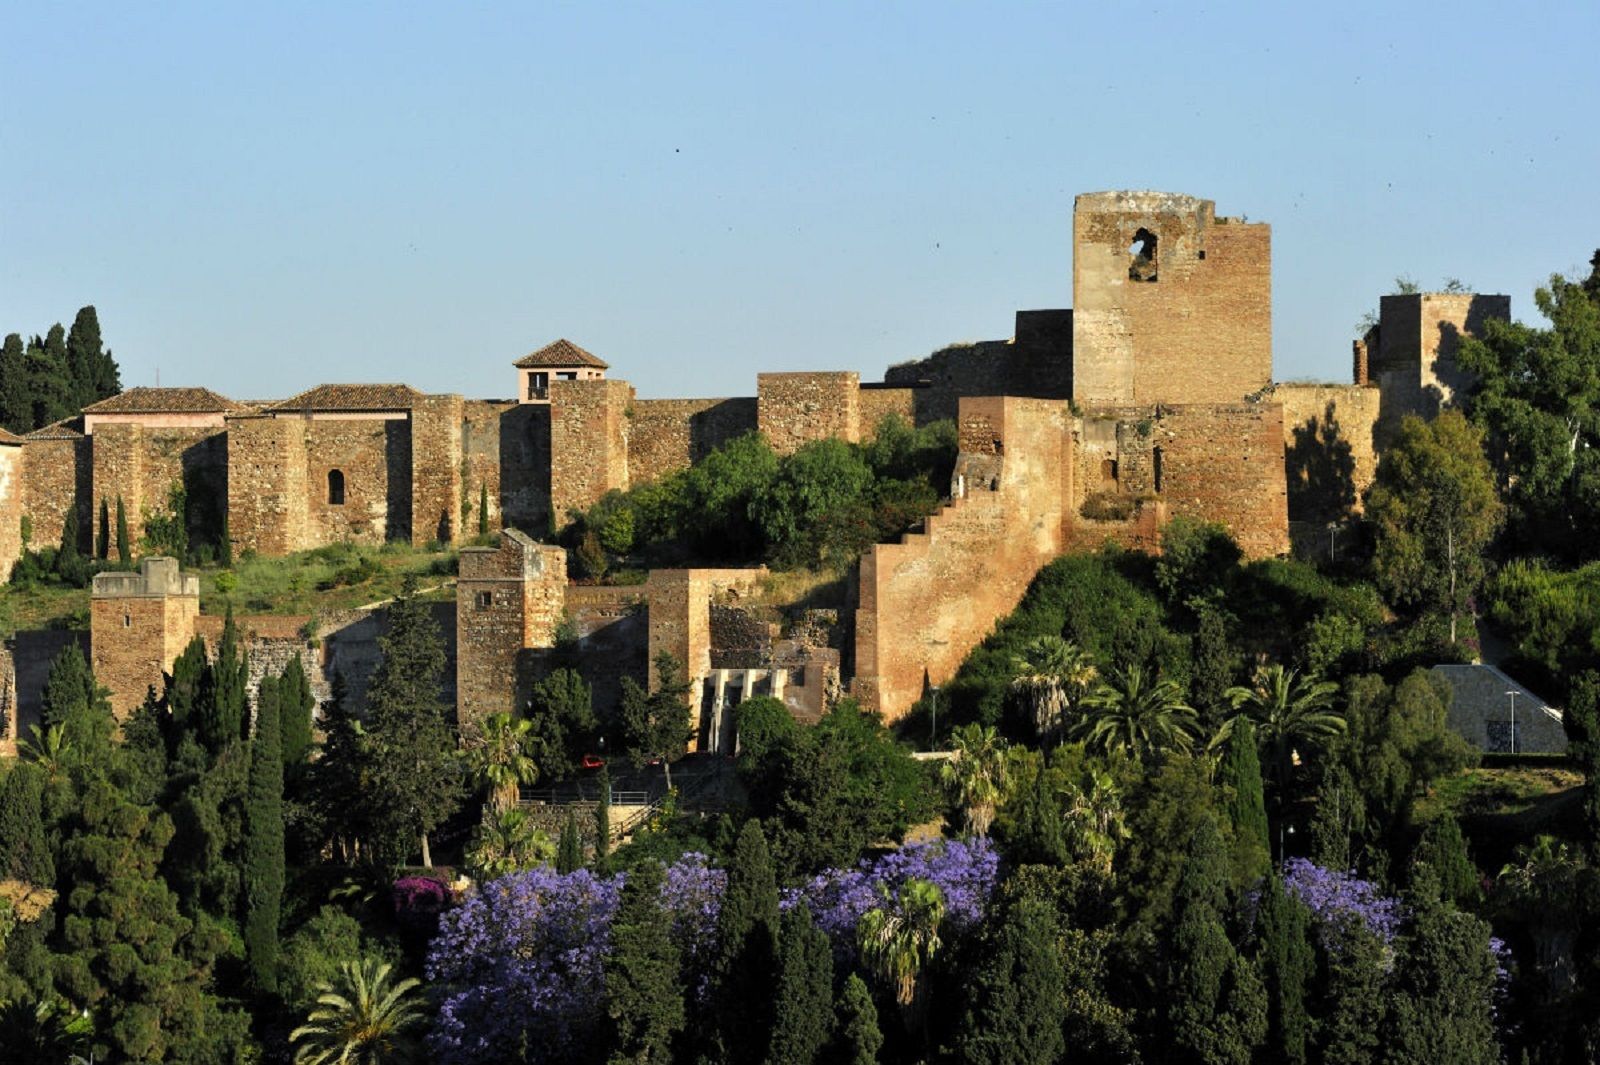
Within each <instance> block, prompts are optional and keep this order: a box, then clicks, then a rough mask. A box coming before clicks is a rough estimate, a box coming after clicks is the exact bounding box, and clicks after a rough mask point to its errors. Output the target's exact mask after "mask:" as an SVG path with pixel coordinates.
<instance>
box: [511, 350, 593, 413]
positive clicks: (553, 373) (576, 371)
mask: <svg viewBox="0 0 1600 1065" xmlns="http://www.w3.org/2000/svg"><path fill="white" fill-rule="evenodd" d="M512 365H513V366H515V367H516V368H517V402H519V403H548V402H550V382H551V381H602V380H604V379H605V376H606V370H607V369H609V368H610V367H608V366H607V365H606V363H605V362H604V360H602V359H600V358H599V357H598V356H596V355H593V354H591V353H590V352H587V351H584V350H583V349H582V348H580V347H578V345H576V344H574V343H573V342H572V341H570V340H566V339H562V340H558V341H556V342H555V343H554V344H546V345H545V346H544V347H542V348H540V349H539V350H538V351H535V352H533V353H532V354H530V355H524V356H523V357H522V358H520V359H518V360H517V361H516V362H514V363H512Z"/></svg>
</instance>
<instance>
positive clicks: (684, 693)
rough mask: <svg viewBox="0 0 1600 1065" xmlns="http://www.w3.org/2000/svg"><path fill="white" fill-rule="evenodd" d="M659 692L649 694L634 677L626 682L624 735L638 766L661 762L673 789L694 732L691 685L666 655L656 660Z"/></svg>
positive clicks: (623, 715) (624, 682)
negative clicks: (674, 768) (676, 770)
mask: <svg viewBox="0 0 1600 1065" xmlns="http://www.w3.org/2000/svg"><path fill="white" fill-rule="evenodd" d="M655 662H656V690H655V691H653V692H651V693H649V694H646V693H645V691H644V689H643V688H641V687H639V685H638V683H636V682H635V681H634V679H633V678H632V677H623V678H622V711H621V716H622V731H623V738H624V741H625V742H626V744H627V748H628V753H629V756H630V757H631V758H632V759H633V762H634V764H635V765H636V766H642V765H644V764H645V763H646V762H648V761H655V760H659V761H660V762H661V771H662V773H663V774H664V775H665V777H666V782H667V788H668V790H670V789H671V788H672V763H673V762H676V761H677V760H678V759H680V758H682V757H683V756H684V754H685V753H686V752H687V750H688V745H689V740H690V739H691V738H692V737H693V735H694V730H693V729H692V728H691V727H690V724H689V701H688V696H689V685H688V682H687V681H685V680H683V679H682V678H683V667H682V664H681V663H679V661H678V660H677V659H676V658H674V657H672V655H671V654H670V653H668V652H666V651H662V652H661V653H660V654H659V655H657V656H656V660H655Z"/></svg>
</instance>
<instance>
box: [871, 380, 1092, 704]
mask: <svg viewBox="0 0 1600 1065" xmlns="http://www.w3.org/2000/svg"><path fill="white" fill-rule="evenodd" d="M960 414H961V417H960V437H961V456H960V458H959V459H958V460H957V465H956V469H957V474H958V476H960V477H962V478H963V483H964V484H965V487H966V495H965V497H964V498H960V499H957V500H955V501H954V502H953V503H951V504H949V505H948V506H946V507H945V508H944V509H942V510H940V511H939V512H938V513H936V514H934V515H932V516H931V517H929V518H928V520H927V523H926V526H925V531H923V532H920V533H909V534H907V535H906V536H904V537H902V538H901V542H900V543H897V544H878V545H876V546H875V547H873V548H872V549H871V550H870V551H869V552H868V553H867V554H865V555H863V556H862V559H861V566H860V589H859V593H858V597H857V611H856V652H855V662H856V680H855V685H856V686H855V694H856V695H857V696H858V697H859V698H860V699H861V701H862V705H863V706H865V707H867V708H869V709H872V710H877V711H879V712H881V713H882V714H883V715H884V717H885V718H886V719H888V720H894V719H896V718H898V717H900V716H902V715H904V714H905V713H906V711H907V710H909V709H910V707H911V705H912V703H914V702H916V700H917V699H919V698H920V697H921V696H922V694H923V690H924V684H925V683H931V684H942V683H944V682H945V681H947V680H949V679H950V678H951V677H952V676H954V675H955V671H956V669H957V668H959V666H960V664H961V662H962V660H963V659H964V658H965V657H966V655H967V654H968V653H969V652H970V651H971V650H972V648H973V647H975V646H977V644H978V643H979V642H980V641H981V640H982V639H983V638H984V637H985V636H986V635H988V633H989V632H990V630H991V629H992V628H993V627H994V624H995V622H996V621H998V620H999V619H1000V618H1001V617H1004V616H1005V615H1006V614H1008V613H1010V612H1011V611H1012V610H1014V609H1016V606H1017V604H1018V603H1019V602H1020V601H1021V599H1022V595H1023V593H1024V592H1025V591H1026V590H1027V588H1028V584H1029V582H1030V581H1032V580H1033V577H1034V575H1035V574H1036V573H1037V572H1038V571H1039V568H1040V567H1041V566H1043V565H1044V564H1045V563H1047V562H1049V561H1050V560H1051V559H1053V558H1054V557H1055V556H1056V555H1057V554H1058V553H1059V552H1060V550H1061V547H1062V542H1063V519H1064V512H1065V503H1066V501H1067V500H1068V499H1070V498H1071V495H1072V477H1071V474H1072V467H1073V460H1072V437H1071V434H1070V433H1069V432H1068V431H1067V425H1066V404H1065V403H1062V402H1060V401H1055V400H1036V399H1019V398H1014V397H989V398H968V399H963V400H962V402H961V409H960ZM991 485H993V486H994V487H992V488H991V487H990V486H991Z"/></svg>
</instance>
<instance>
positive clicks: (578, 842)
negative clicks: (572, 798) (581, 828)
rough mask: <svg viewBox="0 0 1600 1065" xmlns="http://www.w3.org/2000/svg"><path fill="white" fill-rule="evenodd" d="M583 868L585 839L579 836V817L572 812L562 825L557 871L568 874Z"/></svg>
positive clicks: (557, 852)
mask: <svg viewBox="0 0 1600 1065" xmlns="http://www.w3.org/2000/svg"><path fill="white" fill-rule="evenodd" d="M582 868H583V840H582V839H580V838H579V836H578V819H577V816H576V815H575V814H573V813H571V812H568V814H567V823H566V824H564V825H562V826H561V840H560V842H558V843H557V844H556V872H558V873H562V874H566V873H571V872H576V871H577V870H579V869H582Z"/></svg>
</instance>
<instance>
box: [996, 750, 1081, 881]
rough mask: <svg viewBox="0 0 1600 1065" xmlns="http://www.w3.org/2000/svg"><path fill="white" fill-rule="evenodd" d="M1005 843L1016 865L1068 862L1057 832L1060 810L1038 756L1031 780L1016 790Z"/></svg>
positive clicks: (1048, 772) (1069, 858)
mask: <svg viewBox="0 0 1600 1065" xmlns="http://www.w3.org/2000/svg"><path fill="white" fill-rule="evenodd" d="M1019 790H1020V794H1018V796H1017V798H1016V800H1015V802H1016V807H1017V809H1016V812H1015V814H1014V815H1013V816H1012V817H1011V819H1010V821H1009V824H1008V827H1007V831H1006V836H1007V839H1006V842H1007V843H1008V844H1009V846H1010V857H1011V859H1012V860H1013V861H1015V862H1017V863H1018V864H1029V865H1066V864H1068V862H1069V861H1070V860H1071V857H1072V856H1071V854H1070V853H1069V852H1068V850H1067V841H1066V838H1065V837H1064V836H1063V835H1062V833H1061V821H1062V819H1061V810H1060V804H1059V803H1058V801H1057V800H1056V796H1055V792H1054V790H1053V789H1052V788H1051V786H1050V771H1049V769H1048V767H1047V766H1046V765H1045V763H1044V759H1043V758H1042V757H1041V758H1039V759H1038V766H1037V770H1036V772H1035V773H1034V774H1033V779H1032V781H1031V782H1030V783H1029V784H1028V785H1027V786H1025V787H1023V788H1021V789H1019Z"/></svg>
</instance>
